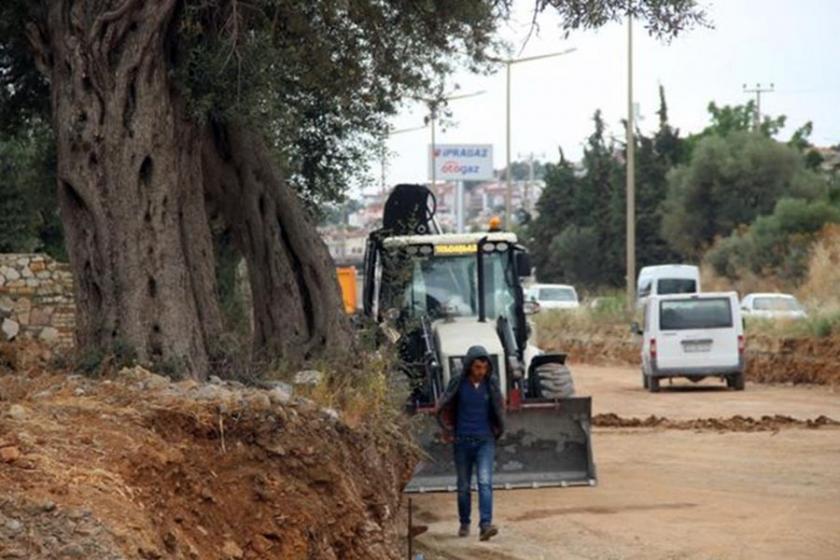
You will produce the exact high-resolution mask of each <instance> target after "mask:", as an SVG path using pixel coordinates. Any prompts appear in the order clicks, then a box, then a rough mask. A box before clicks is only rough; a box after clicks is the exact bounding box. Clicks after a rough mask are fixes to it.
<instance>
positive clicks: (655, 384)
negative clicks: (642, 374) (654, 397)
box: [648, 375, 659, 393]
mask: <svg viewBox="0 0 840 560" xmlns="http://www.w3.org/2000/svg"><path fill="white" fill-rule="evenodd" d="M648 389H649V390H650V392H651V393H658V392H659V378H658V377H654V376H652V375H651V376H650V378H648Z"/></svg>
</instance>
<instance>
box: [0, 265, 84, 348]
mask: <svg viewBox="0 0 840 560" xmlns="http://www.w3.org/2000/svg"><path fill="white" fill-rule="evenodd" d="M75 324H76V321H75V305H74V303H73V277H72V275H71V273H70V265H68V264H66V263H60V262H57V261H55V260H53V259H52V258H50V257H49V256H47V255H43V254H38V253H36V254H0V331H2V334H0V340H11V339H14V338H34V339H39V340H42V341H44V342H46V343H48V344H50V345H52V346H55V347H60V348H72V347H73V344H74V338H73V331H74V328H75Z"/></svg>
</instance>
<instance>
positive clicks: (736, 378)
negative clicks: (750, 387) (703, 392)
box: [726, 371, 745, 391]
mask: <svg viewBox="0 0 840 560" xmlns="http://www.w3.org/2000/svg"><path fill="white" fill-rule="evenodd" d="M726 384H727V385H728V386H729V387H732V388H733V389H735V390H736V391H743V390H744V386H745V383H744V372H743V371H742V372H740V373H733V374H732V375H730V376H729V377H727V378H726Z"/></svg>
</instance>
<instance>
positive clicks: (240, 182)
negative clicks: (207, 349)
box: [203, 124, 352, 363]
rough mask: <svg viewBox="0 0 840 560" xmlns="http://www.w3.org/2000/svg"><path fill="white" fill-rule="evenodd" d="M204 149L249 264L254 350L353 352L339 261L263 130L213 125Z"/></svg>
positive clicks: (297, 356) (217, 198)
mask: <svg viewBox="0 0 840 560" xmlns="http://www.w3.org/2000/svg"><path fill="white" fill-rule="evenodd" d="M203 156H204V157H203V165H204V175H205V178H206V182H205V186H206V187H207V193H208V195H209V198H210V200H211V201H213V207H214V208H215V209H216V210H217V211H218V212H220V214H221V215H222V217H223V219H224V221H225V223H226V224H227V225H228V227H230V228H231V231H232V232H233V239H234V241H235V243H236V245H237V246H238V248H239V250H240V251H241V253H242V255H243V256H244V258H245V260H246V263H247V265H248V275H249V280H250V284H251V293H252V298H253V312H254V332H253V347H254V352H255V353H256V354H257V355H268V356H282V357H283V358H284V359H285V360H287V361H289V362H291V363H300V362H302V361H305V360H307V359H310V358H313V357H316V356H320V355H323V354H326V355H330V356H334V355H336V354H338V355H341V354H343V353H349V352H350V346H351V343H352V336H351V331H350V325H349V322H348V321H347V319H346V317H345V316H344V314H343V313H341V312H340V311H339V310H340V309H341V292H340V289H339V286H338V281H337V279H336V274H335V266H334V264H333V261H332V259H331V258H330V255H329V252H328V251H327V247H326V245H325V244H324V242H323V240H322V239H321V237H320V235H319V234H318V232H317V230H316V229H315V226H314V225H313V224H312V223H311V222H310V221H309V219H308V217H307V214H306V211H305V209H304V208H303V205H302V204H301V201H300V200H299V199H298V196H297V194H296V193H295V191H294V190H293V189H292V188H291V187H290V186H289V185H288V184H287V183H286V182H285V181H284V180H283V177H282V175H281V173H280V172H279V170H278V168H277V165H276V164H275V162H274V160H273V159H272V156H271V152H270V150H269V149H268V146H267V145H266V142H265V141H264V139H263V138H262V136H261V135H260V134H259V133H257V132H255V131H253V130H249V129H247V128H245V127H243V126H241V125H237V124H232V125H226V126H225V125H220V124H217V125H213V126H209V127H208V129H207V134H206V137H205V142H204V145H203Z"/></svg>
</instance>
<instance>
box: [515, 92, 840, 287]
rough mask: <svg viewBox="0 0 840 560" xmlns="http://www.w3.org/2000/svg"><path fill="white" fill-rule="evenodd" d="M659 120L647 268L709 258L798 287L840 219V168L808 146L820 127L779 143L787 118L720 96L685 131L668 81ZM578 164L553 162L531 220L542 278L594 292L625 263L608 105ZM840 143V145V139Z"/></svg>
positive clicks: (640, 197) (643, 175)
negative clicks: (675, 120) (671, 111)
mask: <svg viewBox="0 0 840 560" xmlns="http://www.w3.org/2000/svg"><path fill="white" fill-rule="evenodd" d="M659 96H660V104H659V109H658V111H657V115H658V120H659V122H658V127H657V129H656V130H655V131H654V132H653V133H652V134H644V133H642V132H641V131H639V130H637V131H636V138H635V142H636V145H635V153H636V177H635V180H636V181H635V183H636V258H637V267H642V266H647V265H654V264H663V263H680V262H687V263H695V264H697V263H700V262H703V261H705V262H708V263H709V264H711V265H712V266H713V267H714V269H715V271H716V272H717V273H718V274H721V275H725V276H727V277H729V278H731V279H737V278H738V276H739V275H741V274H743V273H745V272H750V273H753V274H769V275H773V276H775V277H778V278H781V279H783V280H787V281H789V282H791V283H796V282H797V281H799V280H801V278H802V277H803V274H804V273H805V266H806V262H807V254H808V248H809V247H810V244H811V242H812V241H813V238H814V236H815V234H816V233H817V232H818V231H819V230H820V229H821V228H822V227H823V225H825V224H826V223H830V222H840V173H838V172H837V170H834V171H832V170H825V169H824V168H823V167H824V166H823V165H822V164H823V157H822V156H821V155H820V153H819V152H817V151H815V150H814V149H813V146H812V145H811V143H810V142H809V135H810V133H811V130H812V124H811V123H810V122H809V123H806V124H805V125H803V126H802V127H800V128H799V129H797V130H796V131H795V133H794V134H793V136H792V137H791V138H790V140H789V141H787V142H783V141H779V140H777V139H776V136H778V134H779V132H780V130H781V129H782V128H783V127H784V125H785V122H786V118H785V117H784V116H779V117H770V116H765V117H764V118H763V119H762V122H761V123H759V125H758V127H757V128H756V127H755V125H754V115H755V106H754V102H752V101H750V102H748V103H746V104H744V105H737V106H722V107H721V106H718V105H717V104H715V103H710V104H709V106H708V112H709V117H710V122H709V124H708V126H707V127H706V128H705V129H704V130H702V131H701V132H699V133H696V134H692V135H688V136H682V135H681V134H680V131H679V129H677V128H675V127H674V126H672V124H671V123H670V121H669V119H668V107H667V103H666V99H665V92H664V89H663V88H662V87H661V86H660V90H659ZM593 122H594V130H593V132H592V134H591V135H590V136H589V137H588V138H587V140H586V144H585V148H584V153H583V158H582V160H581V161H580V163H579V164H573V163H572V162H570V161H568V160H567V159H566V158H565V157H564V155H563V152H562V150H561V152H560V157H559V161H558V162H556V163H549V164H547V165H546V166H545V181H546V187H545V190H544V191H543V194H542V197H541V198H540V200H539V202H538V203H537V210H538V216H537V217H536V218H535V219H534V220H532V221H531V223H530V224H528V225H527V227H526V237H527V239H528V241H529V244H530V246H531V250H532V253H533V256H534V262H535V265H536V268H537V276H538V278H539V279H540V281H550V282H569V283H574V284H579V285H580V286H582V287H584V288H585V289H589V290H595V289H599V288H607V287H619V286H621V285H623V283H624V279H625V271H626V260H625V255H626V253H625V250H626V249H625V240H626V233H625V231H626V230H625V227H626V186H625V185H626V164H625V161H626V143H619V142H617V141H616V140H613V139H611V138H609V137H608V136H607V134H606V131H605V125H604V121H603V117H602V115H601V112H600V111H596V112H595V114H594V116H593ZM837 150H838V151H840V146H838V147H837Z"/></svg>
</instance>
